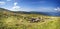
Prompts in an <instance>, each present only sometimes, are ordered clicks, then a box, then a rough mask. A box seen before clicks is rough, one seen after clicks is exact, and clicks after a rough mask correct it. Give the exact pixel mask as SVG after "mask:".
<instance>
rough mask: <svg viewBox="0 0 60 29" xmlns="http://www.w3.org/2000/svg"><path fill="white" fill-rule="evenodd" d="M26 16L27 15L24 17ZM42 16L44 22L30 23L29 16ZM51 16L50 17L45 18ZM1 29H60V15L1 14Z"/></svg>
mask: <svg viewBox="0 0 60 29" xmlns="http://www.w3.org/2000/svg"><path fill="white" fill-rule="evenodd" d="M24 17H27V18H26V19H24ZM32 17H33V18H37V17H42V19H44V22H42V21H41V22H38V23H30V22H29V21H27V20H28V19H29V18H32ZM45 18H50V19H45ZM0 29H60V17H55V16H44V15H39V14H19V15H11V14H10V15H9V14H8V15H5V14H0Z"/></svg>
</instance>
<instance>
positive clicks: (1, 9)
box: [0, 8, 60, 16]
mask: <svg viewBox="0 0 60 29" xmlns="http://www.w3.org/2000/svg"><path fill="white" fill-rule="evenodd" d="M4 11H6V12H12V13H19V14H21V13H22V14H40V15H47V16H60V12H36V11H31V12H26V11H9V10H7V9H3V8H0V12H4Z"/></svg>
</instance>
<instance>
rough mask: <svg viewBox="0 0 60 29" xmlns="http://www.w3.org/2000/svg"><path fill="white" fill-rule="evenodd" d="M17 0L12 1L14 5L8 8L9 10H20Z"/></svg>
mask: <svg viewBox="0 0 60 29" xmlns="http://www.w3.org/2000/svg"><path fill="white" fill-rule="evenodd" d="M17 4H18V3H17V2H15V3H14V6H13V7H12V8H11V9H10V10H11V11H20V10H21V7H20V6H17Z"/></svg>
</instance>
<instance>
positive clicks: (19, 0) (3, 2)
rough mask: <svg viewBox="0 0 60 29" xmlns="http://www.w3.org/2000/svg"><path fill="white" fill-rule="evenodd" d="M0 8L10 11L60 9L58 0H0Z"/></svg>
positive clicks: (49, 10) (53, 10) (59, 0)
mask: <svg viewBox="0 0 60 29" xmlns="http://www.w3.org/2000/svg"><path fill="white" fill-rule="evenodd" d="M0 8H5V9H8V10H11V11H39V12H55V11H60V0H0Z"/></svg>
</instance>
